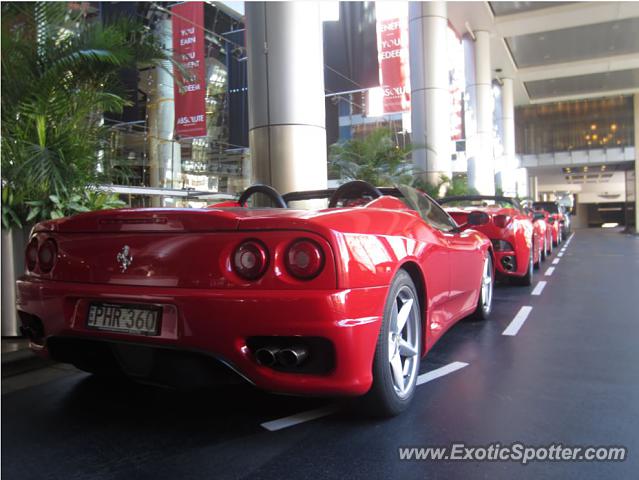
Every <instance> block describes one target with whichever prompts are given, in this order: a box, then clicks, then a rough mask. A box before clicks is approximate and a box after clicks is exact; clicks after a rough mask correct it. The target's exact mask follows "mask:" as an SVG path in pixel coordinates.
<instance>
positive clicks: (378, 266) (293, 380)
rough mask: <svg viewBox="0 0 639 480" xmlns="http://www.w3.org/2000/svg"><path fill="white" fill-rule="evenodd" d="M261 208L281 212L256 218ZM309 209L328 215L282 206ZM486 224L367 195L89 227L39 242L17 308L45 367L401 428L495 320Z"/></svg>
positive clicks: (326, 194)
mask: <svg viewBox="0 0 639 480" xmlns="http://www.w3.org/2000/svg"><path fill="white" fill-rule="evenodd" d="M255 194H261V195H265V196H266V197H267V198H268V199H270V201H271V202H272V204H273V205H272V206H271V207H268V208H251V207H250V206H249V204H250V203H251V197H253V195H255ZM312 199H328V200H329V203H328V208H323V209H319V210H300V209H293V208H288V206H289V204H292V203H295V202H298V201H308V200H312ZM509 212H510V211H509ZM491 216H492V215H491ZM506 216H509V217H510V218H502V221H503V222H504V228H509V227H508V225H511V224H512V225H514V226H515V225H516V227H513V228H515V229H516V230H517V233H516V234H515V235H516V238H515V237H513V238H511V237H504V240H503V241H504V242H506V241H508V242H512V244H513V245H514V244H517V245H519V244H521V245H522V246H521V247H520V248H521V249H522V250H521V252H523V253H521V252H519V251H518V252H517V253H515V252H511V254H512V255H521V257H517V259H516V261H517V263H516V264H515V263H514V264H513V265H514V267H513V268H514V269H515V271H517V272H519V271H520V270H521V262H522V261H523V270H526V268H527V264H526V262H527V261H528V258H530V259H531V261H537V260H536V259H537V257H536V256H533V253H532V251H531V253H528V251H529V250H530V248H531V245H532V243H531V242H532V239H531V236H532V228H531V226H530V225H529V223H530V222H529V221H526V222H525V221H524V219H523V218H520V217H519V215H517V214H516V213H515V212H514V211H512V212H510V213H508V214H507V215H506V214H504V217H506ZM489 221H490V222H492V223H493V224H494V221H495V220H494V216H493V218H491V219H489V218H488V215H487V214H486V213H484V212H483V211H471V212H468V215H467V216H466V217H465V218H464V219H463V222H462V224H461V225H460V224H458V223H457V222H456V221H455V220H454V219H453V218H452V217H451V216H450V215H449V214H447V213H446V212H445V211H444V210H443V209H442V208H441V207H440V206H439V205H438V204H437V203H436V202H435V201H434V200H432V199H431V198H430V197H428V196H427V195H425V194H424V193H421V192H419V191H417V190H415V189H412V188H409V187H405V186H399V187H396V188H376V187H374V186H372V185H370V184H368V183H366V182H362V181H352V182H348V183H346V184H344V185H342V186H340V187H339V188H337V189H329V190H321V191H312V192H293V193H288V194H286V195H284V196H281V195H280V194H279V193H278V192H277V191H275V190H274V189H272V188H271V187H268V186H264V185H256V186H253V187H250V188H248V189H247V190H246V191H245V192H244V193H243V194H242V195H241V197H240V198H239V200H238V202H237V203H235V202H231V203H230V204H229V203H226V204H225V206H214V207H212V208H208V209H144V208H140V209H121V210H110V211H100V212H92V213H86V214H80V215H77V216H74V217H69V218H63V219H58V220H52V221H46V222H42V223H39V224H37V225H36V226H35V227H34V229H33V232H32V234H31V239H30V242H29V244H28V247H27V250H26V261H27V272H26V274H25V276H24V277H23V278H21V279H20V280H19V281H18V285H17V286H18V300H17V308H18V311H19V314H20V318H21V321H22V325H23V332H24V333H25V334H26V335H27V336H28V337H29V339H30V342H31V346H32V348H33V349H34V350H35V351H37V352H39V353H40V354H42V355H45V356H49V357H51V358H53V359H55V360H58V361H61V362H69V363H72V364H74V365H76V366H77V367H78V368H81V369H83V370H87V371H90V372H94V373H112V372H123V373H125V374H126V375H128V376H129V377H132V378H134V379H138V380H141V381H144V382H152V383H162V384H172V385H175V384H178V385H181V384H184V383H186V382H188V383H189V384H191V383H194V384H197V383H202V382H206V381H209V380H216V379H225V378H226V377H227V376H228V374H229V373H230V372H232V371H234V372H236V373H238V374H239V375H240V376H241V377H244V378H245V379H247V380H248V381H249V382H251V383H253V384H254V385H256V386H257V387H260V388H262V389H265V390H268V391H272V392H281V393H289V394H298V395H299V394H302V395H343V396H362V401H363V404H364V406H365V407H366V408H367V409H369V410H370V411H371V412H373V413H375V414H380V415H392V414H396V413H398V412H400V411H402V410H403V409H405V408H406V407H407V405H408V404H409V403H410V401H411V398H412V397H413V394H414V391H415V386H416V381H417V376H418V371H419V364H420V359H421V357H422V356H423V355H424V354H426V352H428V351H429V350H430V349H431V348H432V346H433V345H434V344H435V342H437V340H438V339H439V338H441V336H442V335H443V334H444V333H445V332H446V331H447V330H448V329H449V328H450V327H451V326H452V325H454V324H455V322H457V321H459V320H460V319H462V318H464V317H468V316H473V317H474V318H476V319H485V318H487V317H488V316H489V315H490V313H491V310H492V299H493V283H494V267H495V260H497V264H498V266H499V267H498V268H501V269H503V265H504V264H505V261H504V258H505V256H507V253H506V252H507V251H508V249H507V248H504V247H503V245H499V244H498V243H497V242H491V241H490V240H489V239H488V238H487V237H486V236H485V235H484V234H482V233H480V232H478V231H477V230H475V227H477V228H484V227H485V226H486V225H487V223H488V222H489ZM495 228H497V227H495ZM520 229H521V230H522V231H523V230H525V233H520V232H519V230H520ZM524 248H528V250H526V251H525V252H524V250H523V249H524ZM535 255H536V254H535ZM521 258H523V259H524V260H521Z"/></svg>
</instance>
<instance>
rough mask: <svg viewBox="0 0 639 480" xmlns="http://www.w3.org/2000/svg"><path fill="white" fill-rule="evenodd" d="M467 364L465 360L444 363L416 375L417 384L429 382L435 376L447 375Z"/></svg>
mask: <svg viewBox="0 0 639 480" xmlns="http://www.w3.org/2000/svg"><path fill="white" fill-rule="evenodd" d="M467 366H468V364H467V363H466V362H452V363H449V364H448V365H444V366H443V367H440V368H436V369H435V370H431V371H430V372H426V373H422V374H421V375H420V376H419V377H417V385H422V384H424V383H426V382H430V381H431V380H435V379H436V378H439V377H443V376H444V375H448V374H449V373H453V372H456V371H457V370H459V369H461V368H464V367H467Z"/></svg>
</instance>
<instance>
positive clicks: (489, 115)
mask: <svg viewBox="0 0 639 480" xmlns="http://www.w3.org/2000/svg"><path fill="white" fill-rule="evenodd" d="M474 35H475V48H474V54H475V55H474V57H475V58H474V60H475V61H474V62H473V63H474V72H472V73H473V74H474V75H472V81H471V82H470V83H469V85H468V90H469V93H470V96H471V103H472V104H474V108H475V112H474V113H475V125H476V131H475V132H474V136H475V138H474V139H473V142H472V143H473V144H474V148H473V150H474V151H473V152H472V153H471V157H470V158H469V159H468V184H469V186H471V187H473V188H475V189H477V190H478V191H479V193H480V194H482V195H494V194H495V166H494V160H493V146H492V136H493V132H492V129H493V98H492V74H491V64H490V34H489V33H488V32H485V31H476V32H474ZM471 135H473V132H471Z"/></svg>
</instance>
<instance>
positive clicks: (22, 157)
mask: <svg viewBox="0 0 639 480" xmlns="http://www.w3.org/2000/svg"><path fill="white" fill-rule="evenodd" d="M80 15H81V14H80V13H77V14H74V13H72V12H70V11H69V9H68V8H67V2H25V3H22V2H20V3H18V2H15V3H14V2H7V3H3V4H2V46H1V48H2V79H1V80H2V100H1V101H2V200H3V202H2V225H3V227H4V228H10V227H12V226H20V225H21V224H23V223H25V222H27V221H31V220H43V219H47V218H51V216H52V214H53V213H52V212H58V213H59V212H65V213H69V212H73V211H81V210H83V209H84V208H91V207H93V208H104V207H105V206H108V207H112V206H114V205H117V203H114V202H113V201H112V200H113V198H112V197H111V198H110V199H109V201H105V202H102V201H96V199H94V198H93V197H92V195H100V194H99V193H95V192H94V193H93V194H91V195H88V194H85V193H84V191H85V189H86V188H87V187H90V186H91V185H94V184H96V183H98V182H99V181H100V180H104V178H101V175H103V174H100V173H99V172H98V168H97V164H98V154H97V153H98V151H99V150H100V149H101V148H102V147H103V146H104V141H105V139H106V135H107V129H106V127H105V126H104V125H103V121H102V114H103V113H104V112H107V111H109V112H119V111H121V109H122V108H123V107H124V106H125V105H126V104H127V101H126V100H125V98H124V96H123V95H124V92H123V91H122V88H121V86H120V83H119V81H118V77H119V72H120V71H121V69H123V68H135V67H136V66H138V65H139V64H145V63H155V64H159V63H160V62H161V61H165V60H167V59H168V57H167V55H166V53H165V52H164V50H163V49H162V48H161V47H160V46H159V45H157V44H156V41H155V39H154V38H153V36H152V35H151V33H150V32H149V31H148V30H147V29H146V27H144V26H143V25H142V24H140V23H137V22H135V21H133V20H130V19H120V20H118V21H115V22H113V23H110V24H107V25H103V24H102V23H101V22H99V21H98V22H87V21H84V19H82V18H80ZM105 173H106V174H107V175H108V172H105ZM70 204H73V207H72V208H69V205H70ZM76 207H79V208H76Z"/></svg>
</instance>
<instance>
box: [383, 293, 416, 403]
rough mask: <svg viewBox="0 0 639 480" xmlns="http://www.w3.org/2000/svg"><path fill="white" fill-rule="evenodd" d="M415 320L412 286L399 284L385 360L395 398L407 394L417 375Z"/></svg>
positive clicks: (414, 301) (390, 323) (414, 299)
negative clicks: (389, 371)
mask: <svg viewBox="0 0 639 480" xmlns="http://www.w3.org/2000/svg"><path fill="white" fill-rule="evenodd" d="M419 322H420V314H419V302H418V301H417V299H416V298H415V295H414V294H413V291H412V289H410V288H409V287H407V286H403V287H402V288H401V289H400V290H399V291H398V292H397V296H396V297H395V302H394V305H393V311H392V314H391V319H390V322H389V332H388V361H389V364H390V370H391V376H392V379H393V387H394V388H395V393H396V394H397V396H398V397H399V398H405V397H406V396H407V395H408V394H409V393H410V390H411V387H412V385H413V383H414V382H415V378H416V377H417V370H418V368H419V357H418V355H417V354H418V352H419V343H418V342H419V341H420V339H419Z"/></svg>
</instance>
